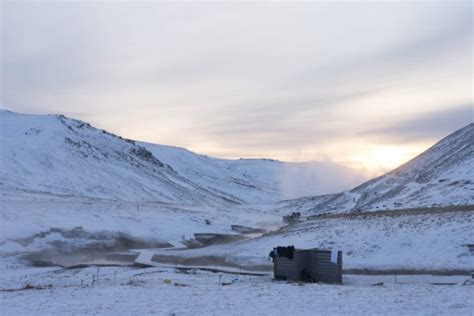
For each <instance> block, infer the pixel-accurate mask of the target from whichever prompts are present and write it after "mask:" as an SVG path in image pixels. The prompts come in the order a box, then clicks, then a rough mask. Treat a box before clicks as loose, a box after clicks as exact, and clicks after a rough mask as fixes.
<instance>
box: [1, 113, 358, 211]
mask: <svg viewBox="0 0 474 316" xmlns="http://www.w3.org/2000/svg"><path fill="white" fill-rule="evenodd" d="M0 126H1V127H0V132H1V133H0V141H1V148H0V149H1V154H0V164H1V169H0V194H1V195H3V196H4V198H9V199H11V198H14V199H24V198H35V199H38V198H41V199H44V198H54V199H57V198H96V199H109V200H125V201H137V202H139V201H153V202H163V203H178V204H188V205H231V204H246V203H252V204H254V203H268V202H275V201H278V200H281V199H286V198H296V197H301V196H304V195H309V194H312V195H314V194H323V193H330V192H337V191H340V190H343V189H347V188H350V187H351V186H353V185H356V184H358V183H361V182H362V181H363V180H364V178H363V177H362V176H361V174H359V173H357V172H356V171H354V170H351V169H349V168H345V167H342V166H338V165H336V164H332V163H301V164H298V163H285V162H280V161H273V160H267V159H255V160H245V159H243V160H224V159H215V158H210V157H207V156H203V155H198V154H195V153H193V152H190V151H188V150H186V149H183V148H176V147H170V146H163V145H155V144H148V143H141V142H135V141H133V140H128V139H123V138H121V137H120V136H116V135H113V134H111V133H108V132H106V131H104V130H99V129H96V128H94V127H92V126H90V125H89V124H87V123H85V122H81V121H78V120H74V119H70V118H67V117H64V116H62V115H24V114H18V113H14V112H10V111H5V110H0ZM327 175H329V176H327ZM301 184H305V185H301Z"/></svg>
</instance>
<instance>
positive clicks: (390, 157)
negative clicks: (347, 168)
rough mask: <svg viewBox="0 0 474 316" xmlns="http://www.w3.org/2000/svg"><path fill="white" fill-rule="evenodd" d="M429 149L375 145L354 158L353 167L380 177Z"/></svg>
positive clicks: (352, 160)
mask: <svg viewBox="0 0 474 316" xmlns="http://www.w3.org/2000/svg"><path fill="white" fill-rule="evenodd" d="M426 148H427V147H424V146H397V145H373V146H370V147H369V148H368V149H367V150H365V151H364V152H363V153H361V154H358V155H356V156H353V157H352V159H351V163H350V164H351V165H352V166H353V167H356V168H359V169H364V170H366V171H369V172H370V173H373V175H380V174H382V173H384V172H387V171H390V170H392V169H394V168H397V167H399V166H400V165H402V164H404V163H405V162H407V161H409V160H410V159H412V158H414V157H415V156H416V155H418V154H420V153H421V152H422V151H423V150H424V149H426Z"/></svg>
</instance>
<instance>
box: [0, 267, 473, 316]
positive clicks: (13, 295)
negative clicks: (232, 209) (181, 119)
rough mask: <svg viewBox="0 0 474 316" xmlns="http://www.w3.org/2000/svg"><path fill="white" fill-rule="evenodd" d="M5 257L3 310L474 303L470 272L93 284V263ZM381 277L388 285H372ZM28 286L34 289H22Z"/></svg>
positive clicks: (166, 277)
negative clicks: (38, 263)
mask: <svg viewBox="0 0 474 316" xmlns="http://www.w3.org/2000/svg"><path fill="white" fill-rule="evenodd" d="M5 260H6V259H5V258H4V259H3V262H2V270H3V271H2V275H3V276H4V278H2V281H1V284H0V289H1V291H0V304H1V306H2V313H3V314H5V315H19V314H34V315H51V314H58V315H59V314H61V315H64V314H102V315H117V314H120V315H123V314H125V315H130V314H132V315H137V314H159V315H172V314H175V315H257V314H258V315H270V314H273V315H274V314H277V315H284V314H292V315H315V314H325V315H328V314H331V315H334V314H337V315H340V314H351V315H354V314H360V315H362V314H364V315H367V314H370V315H375V314H378V315H381V314H384V315H399V314H417V315H420V314H421V315H434V314H436V315H469V314H472V311H473V308H474V306H473V303H472V294H473V287H472V286H470V285H465V286H464V285H462V284H463V283H464V282H465V280H466V279H467V278H468V277H467V276H454V277H431V276H425V277H421V276H420V277H417V276H398V277H397V284H395V279H394V277H393V276H355V275H347V276H344V282H345V285H342V286H341V285H320V284H304V285H301V284H296V283H286V282H275V281H272V280H271V277H270V276H267V277H255V276H252V277H248V276H235V275H230V274H216V273H210V272H202V271H192V272H189V273H183V272H181V273H178V272H177V271H174V270H173V269H160V268H148V269H135V268H116V267H108V268H100V270H99V284H98V285H97V284H95V285H94V286H92V284H91V282H92V276H93V275H94V274H97V269H96V268H95V267H91V268H86V269H75V270H64V269H59V268H27V267H25V266H22V265H21V264H19V263H17V262H15V261H13V260H12V258H10V259H8V260H10V261H7V262H9V263H7V264H5V263H6V262H5ZM378 282H383V283H384V284H383V285H382V286H374V285H373V284H375V283H378ZM219 283H221V284H222V283H224V284H227V285H225V286H223V285H220V284H219ZM400 283H404V284H400ZM431 283H437V284H438V285H435V284H431ZM443 283H444V285H439V284H443ZM27 284H29V285H30V286H29V287H32V288H31V289H22V288H25V285H27ZM447 284H455V285H447Z"/></svg>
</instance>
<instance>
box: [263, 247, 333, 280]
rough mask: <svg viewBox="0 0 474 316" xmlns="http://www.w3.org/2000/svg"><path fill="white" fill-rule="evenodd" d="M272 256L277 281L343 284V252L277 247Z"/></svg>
mask: <svg viewBox="0 0 474 316" xmlns="http://www.w3.org/2000/svg"><path fill="white" fill-rule="evenodd" d="M292 249H293V251H292ZM290 252H292V254H291V255H289V253H290ZM270 256H271V257H272V258H273V272H274V277H275V279H276V280H289V281H303V282H323V283H337V284H342V251H337V252H336V251H331V250H320V249H316V248H314V249H304V250H303V249H295V248H294V247H293V246H290V247H277V248H275V249H274V250H273V251H272V252H270ZM331 259H332V260H331Z"/></svg>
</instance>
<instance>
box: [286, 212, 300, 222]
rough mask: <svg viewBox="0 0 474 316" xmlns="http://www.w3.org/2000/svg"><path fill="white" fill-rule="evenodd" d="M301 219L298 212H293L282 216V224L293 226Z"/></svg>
mask: <svg viewBox="0 0 474 316" xmlns="http://www.w3.org/2000/svg"><path fill="white" fill-rule="evenodd" d="M300 218H301V213H300V212H293V213H291V214H290V215H285V216H283V223H286V224H294V223H296V222H298V221H299V220H300Z"/></svg>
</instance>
